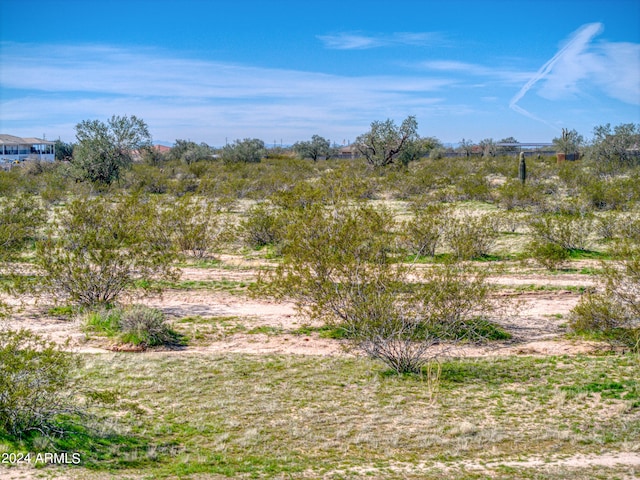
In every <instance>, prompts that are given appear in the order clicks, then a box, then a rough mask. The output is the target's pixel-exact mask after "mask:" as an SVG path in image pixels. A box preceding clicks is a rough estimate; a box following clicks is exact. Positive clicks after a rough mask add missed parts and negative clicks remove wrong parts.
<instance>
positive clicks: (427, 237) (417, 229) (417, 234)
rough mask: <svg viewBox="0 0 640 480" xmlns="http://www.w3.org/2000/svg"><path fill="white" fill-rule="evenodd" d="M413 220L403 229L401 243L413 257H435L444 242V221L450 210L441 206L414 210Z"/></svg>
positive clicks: (405, 224)
mask: <svg viewBox="0 0 640 480" xmlns="http://www.w3.org/2000/svg"><path fill="white" fill-rule="evenodd" d="M413 210H414V211H413V218H411V220H408V221H405V222H403V224H402V227H401V241H402V244H403V246H404V247H405V248H406V249H407V250H408V251H409V252H410V253H411V254H412V255H428V256H434V255H435V253H436V248H437V247H438V245H439V244H440V242H441V240H442V234H443V230H444V219H445V217H446V215H447V214H450V210H449V209H446V208H444V207H443V206H442V205H440V204H431V205H427V206H426V207H423V208H414V209H413Z"/></svg>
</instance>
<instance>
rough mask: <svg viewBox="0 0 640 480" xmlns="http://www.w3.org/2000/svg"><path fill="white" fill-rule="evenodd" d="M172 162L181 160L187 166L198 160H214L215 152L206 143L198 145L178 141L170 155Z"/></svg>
mask: <svg viewBox="0 0 640 480" xmlns="http://www.w3.org/2000/svg"><path fill="white" fill-rule="evenodd" d="M168 157H169V159H170V160H180V161H182V162H184V163H186V164H187V165H190V164H191V163H194V162H197V161H198V160H210V159H212V158H213V150H212V149H211V147H210V146H209V145H207V144H206V143H200V144H197V143H196V142H192V141H191V140H176V143H175V144H174V145H173V147H172V148H171V151H170V152H169V154H168Z"/></svg>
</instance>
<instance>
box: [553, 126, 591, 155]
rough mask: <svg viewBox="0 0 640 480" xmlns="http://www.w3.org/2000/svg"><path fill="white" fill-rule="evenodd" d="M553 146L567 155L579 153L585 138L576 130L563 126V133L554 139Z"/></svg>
mask: <svg viewBox="0 0 640 480" xmlns="http://www.w3.org/2000/svg"><path fill="white" fill-rule="evenodd" d="M552 142H553V146H554V147H556V149H557V150H558V151H560V152H562V153H564V154H565V155H569V154H571V153H577V152H578V151H579V149H580V147H581V146H582V144H583V143H584V138H583V137H582V135H580V134H579V133H578V132H577V131H575V130H568V129H565V128H563V129H562V135H561V136H560V137H556V138H554V139H553V140H552Z"/></svg>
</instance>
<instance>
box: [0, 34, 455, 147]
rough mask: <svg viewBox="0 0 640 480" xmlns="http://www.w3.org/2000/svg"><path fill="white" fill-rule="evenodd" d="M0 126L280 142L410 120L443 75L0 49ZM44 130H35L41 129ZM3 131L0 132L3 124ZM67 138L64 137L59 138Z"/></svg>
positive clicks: (89, 50)
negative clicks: (114, 119) (125, 128)
mask: <svg viewBox="0 0 640 480" xmlns="http://www.w3.org/2000/svg"><path fill="white" fill-rule="evenodd" d="M2 64H3V68H2V69H1V70H0V88H2V89H3V90H4V91H5V92H6V94H5V95H3V100H2V104H1V105H0V109H1V110H2V112H3V118H2V122H3V124H5V125H9V126H11V125H14V126H15V125H19V124H27V123H29V122H31V124H32V125H34V126H38V128H44V126H46V125H47V124H48V125H54V129H55V128H56V127H55V125H58V124H60V125H67V126H68V125H69V124H74V123H76V122H78V121H80V120H83V119H86V118H96V117H102V118H104V117H109V116H111V115H113V114H130V115H131V114H135V115H138V116H140V117H142V118H144V119H145V121H147V123H148V124H149V126H150V128H151V129H152V131H153V132H154V136H155V137H156V138H159V139H162V140H166V139H168V140H171V139H175V138H183V137H189V138H199V139H206V141H209V142H213V143H217V144H219V143H221V141H222V140H224V138H225V137H227V136H228V137H230V138H242V137H244V136H258V137H261V138H275V137H277V138H282V137H283V136H284V137H285V138H289V139H290V140H296V139H299V138H301V136H306V135H310V132H311V133H315V132H316V131H317V130H319V129H318V125H320V126H322V127H321V129H322V128H325V129H326V130H334V131H335V130H340V131H344V132H345V135H349V134H351V135H353V136H355V135H356V134H357V133H358V132H360V133H361V130H362V128H363V126H367V125H368V124H369V123H370V122H371V121H372V120H375V119H377V118H380V116H381V115H383V116H389V117H396V118H398V117H405V116H406V115H409V114H416V115H420V114H421V113H423V112H424V111H425V110H426V109H428V108H430V106H431V105H433V104H435V103H437V102H439V97H438V96H437V92H438V91H439V90H440V89H442V87H444V86H446V85H447V84H448V81H447V80H445V79H432V78H427V77H423V76H412V77H402V76H362V77H345V76H340V75H328V74H323V73H313V72H301V71H295V70H283V69H270V68H257V67H251V66H244V65H236V64H230V63H220V62H214V61H202V60H194V59H185V58H178V57H176V56H172V55H167V54H166V53H164V52H160V51H157V50H155V49H137V50H135V51H134V50H127V49H121V48H114V47H108V46H99V45H97V46H96V45H92V46H55V45H47V46H44V45H24V44H10V43H9V44H7V43H5V44H3V45H2ZM43 124H44V125H43ZM2 128H3V129H6V128H7V127H5V126H4V125H3V126H2ZM68 136H69V135H66V137H68Z"/></svg>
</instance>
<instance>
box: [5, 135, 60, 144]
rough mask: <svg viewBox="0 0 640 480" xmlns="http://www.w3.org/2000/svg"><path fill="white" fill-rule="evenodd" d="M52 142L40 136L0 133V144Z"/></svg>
mask: <svg viewBox="0 0 640 480" xmlns="http://www.w3.org/2000/svg"><path fill="white" fill-rule="evenodd" d="M54 143H56V142H51V141H49V140H44V139H42V138H35V137H28V138H22V137H16V136H14V135H7V134H5V133H0V145H53V144H54Z"/></svg>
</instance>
